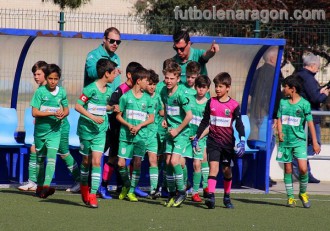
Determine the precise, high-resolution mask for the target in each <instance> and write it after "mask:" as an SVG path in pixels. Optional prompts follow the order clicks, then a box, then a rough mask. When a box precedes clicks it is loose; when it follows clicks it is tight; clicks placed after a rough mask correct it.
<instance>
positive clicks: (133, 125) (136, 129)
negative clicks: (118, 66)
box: [117, 67, 154, 202]
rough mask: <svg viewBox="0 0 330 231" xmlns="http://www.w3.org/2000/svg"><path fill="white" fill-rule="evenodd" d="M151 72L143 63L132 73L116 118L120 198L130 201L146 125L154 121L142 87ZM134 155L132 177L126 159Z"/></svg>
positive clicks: (137, 175) (146, 82)
mask: <svg viewBox="0 0 330 231" xmlns="http://www.w3.org/2000/svg"><path fill="white" fill-rule="evenodd" d="M149 75H150V73H149V72H148V71H147V70H146V69H145V68H143V67H140V68H137V69H136V70H135V72H134V73H132V80H133V88H132V90H130V91H128V92H127V93H126V94H124V95H123V96H122V97H121V98H120V101H119V110H120V112H118V113H117V120H118V121H119V122H120V123H121V127H120V136H119V152H118V166H119V172H120V176H121V177H122V180H123V188H122V191H121V193H120V195H119V199H120V200H123V199H124V198H125V197H126V196H127V197H128V200H129V201H132V202H136V201H138V199H137V197H136V195H135V193H134V190H135V187H136V186H137V185H138V182H139V180H140V174H141V162H142V160H143V157H144V154H145V152H146V147H145V143H146V141H147V139H148V137H147V135H148V133H147V125H149V124H151V123H152V122H153V121H154V108H153V105H152V101H151V97H150V96H149V94H147V93H145V92H144V90H145V89H146V88H147V86H148V83H149V82H148V80H149ZM132 158H133V172H132V178H131V180H130V179H129V172H128V170H127V168H126V160H127V159H128V160H130V159H132Z"/></svg>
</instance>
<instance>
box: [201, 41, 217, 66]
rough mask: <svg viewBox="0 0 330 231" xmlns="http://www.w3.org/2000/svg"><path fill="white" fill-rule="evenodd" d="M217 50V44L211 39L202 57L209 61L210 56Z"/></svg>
mask: <svg viewBox="0 0 330 231" xmlns="http://www.w3.org/2000/svg"><path fill="white" fill-rule="evenodd" d="M219 50H220V48H219V45H218V44H216V43H215V41H213V42H212V44H211V47H210V49H208V50H207V51H205V53H204V54H203V59H204V60H205V62H207V61H209V59H210V58H212V57H213V56H214V55H215V53H217V52H218V51H219Z"/></svg>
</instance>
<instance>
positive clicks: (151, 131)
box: [148, 93, 164, 137]
mask: <svg viewBox="0 0 330 231" xmlns="http://www.w3.org/2000/svg"><path fill="white" fill-rule="evenodd" d="M151 102H152V105H153V108H154V112H153V114H154V115H155V121H154V122H153V123H151V124H149V125H148V137H153V136H154V135H155V134H157V131H158V127H159V125H160V126H161V124H162V121H163V117H162V116H160V115H159V111H161V110H163V109H164V108H163V103H162V100H161V99H160V95H159V94H157V93H155V94H154V96H153V97H151Z"/></svg>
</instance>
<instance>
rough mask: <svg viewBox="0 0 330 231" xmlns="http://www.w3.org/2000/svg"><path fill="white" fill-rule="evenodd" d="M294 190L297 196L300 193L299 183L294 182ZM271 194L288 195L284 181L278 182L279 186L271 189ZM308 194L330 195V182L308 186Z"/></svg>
mask: <svg viewBox="0 0 330 231" xmlns="http://www.w3.org/2000/svg"><path fill="white" fill-rule="evenodd" d="M293 188H294V192H295V194H297V193H298V192H299V183H298V182H294V183H293ZM269 193H286V192H285V186H284V182H283V181H277V184H276V185H274V186H273V187H271V188H269ZM307 193H308V194H310V195H313V194H314V195H315V194H318V195H330V182H329V181H324V182H321V183H319V184H308V186H307Z"/></svg>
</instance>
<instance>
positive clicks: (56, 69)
mask: <svg viewBox="0 0 330 231" xmlns="http://www.w3.org/2000/svg"><path fill="white" fill-rule="evenodd" d="M52 73H57V75H58V77H59V78H61V75H62V71H61V68H60V67H59V66H58V65H56V64H54V63H51V64H48V65H47V69H46V72H45V76H46V78H47V77H48V76H50V74H52Z"/></svg>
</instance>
